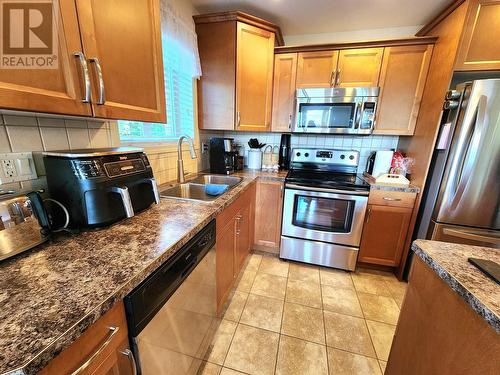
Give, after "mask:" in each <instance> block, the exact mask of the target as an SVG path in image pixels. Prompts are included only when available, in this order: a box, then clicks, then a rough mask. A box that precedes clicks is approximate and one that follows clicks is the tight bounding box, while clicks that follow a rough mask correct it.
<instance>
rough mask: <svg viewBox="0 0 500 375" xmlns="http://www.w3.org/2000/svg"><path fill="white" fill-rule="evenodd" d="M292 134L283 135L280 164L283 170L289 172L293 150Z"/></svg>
mask: <svg viewBox="0 0 500 375" xmlns="http://www.w3.org/2000/svg"><path fill="white" fill-rule="evenodd" d="M291 137H292V136H291V135H290V134H281V142H280V154H279V159H278V164H279V166H280V169H281V170H287V169H288V168H289V167H290V156H291V154H292V150H291V149H290V139H291Z"/></svg>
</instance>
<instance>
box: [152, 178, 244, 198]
mask: <svg viewBox="0 0 500 375" xmlns="http://www.w3.org/2000/svg"><path fill="white" fill-rule="evenodd" d="M241 181H243V178H242V177H236V176H225V175H216V174H206V175H201V176H198V177H196V178H194V179H192V180H190V181H188V182H186V183H184V184H179V185H176V186H174V187H171V188H169V189H166V190H164V191H161V192H160V196H161V197H165V198H177V199H187V200H195V201H204V202H210V201H213V200H215V199H217V198H218V197H220V196H221V195H224V194H226V193H227V191H229V190H230V189H232V188H234V187H235V186H236V185H238V184H239V183H240V182H241ZM206 185H228V186H229V188H228V190H226V191H225V192H224V193H222V194H220V195H217V196H214V195H209V194H207V193H206V192H205V187H206Z"/></svg>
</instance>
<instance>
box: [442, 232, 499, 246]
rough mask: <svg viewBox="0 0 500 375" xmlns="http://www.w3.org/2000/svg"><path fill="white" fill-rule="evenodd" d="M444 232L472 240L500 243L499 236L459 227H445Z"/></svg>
mask: <svg viewBox="0 0 500 375" xmlns="http://www.w3.org/2000/svg"><path fill="white" fill-rule="evenodd" d="M443 234H446V235H448V236H451V237H458V238H464V239H466V240H471V241H480V242H486V243H491V244H494V245H499V244H500V238H499V237H488V236H483V235H480V234H476V233H473V232H471V231H461V230H458V229H451V228H443Z"/></svg>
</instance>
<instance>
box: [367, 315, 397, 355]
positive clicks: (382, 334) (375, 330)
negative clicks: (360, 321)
mask: <svg viewBox="0 0 500 375" xmlns="http://www.w3.org/2000/svg"><path fill="white" fill-rule="evenodd" d="M366 324H367V325H368V330H369V331H370V336H371V338H372V341H373V346H374V347H375V352H376V353H377V358H378V359H381V360H383V361H387V359H388V358H389V352H390V350H391V345H392V339H393V337H394V331H395V330H396V327H395V326H393V325H390V324H386V323H380V322H374V321H372V320H367V321H366Z"/></svg>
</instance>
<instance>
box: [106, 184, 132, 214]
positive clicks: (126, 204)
mask: <svg viewBox="0 0 500 375" xmlns="http://www.w3.org/2000/svg"><path fill="white" fill-rule="evenodd" d="M109 191H112V192H113V193H117V194H119V195H120V197H121V198H122V203H123V208H124V209H125V215H126V216H127V217H132V216H134V208H133V207H132V200H131V199H130V194H129V192H128V188H127V187H126V186H122V187H120V186H113V187H111V188H109Z"/></svg>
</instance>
